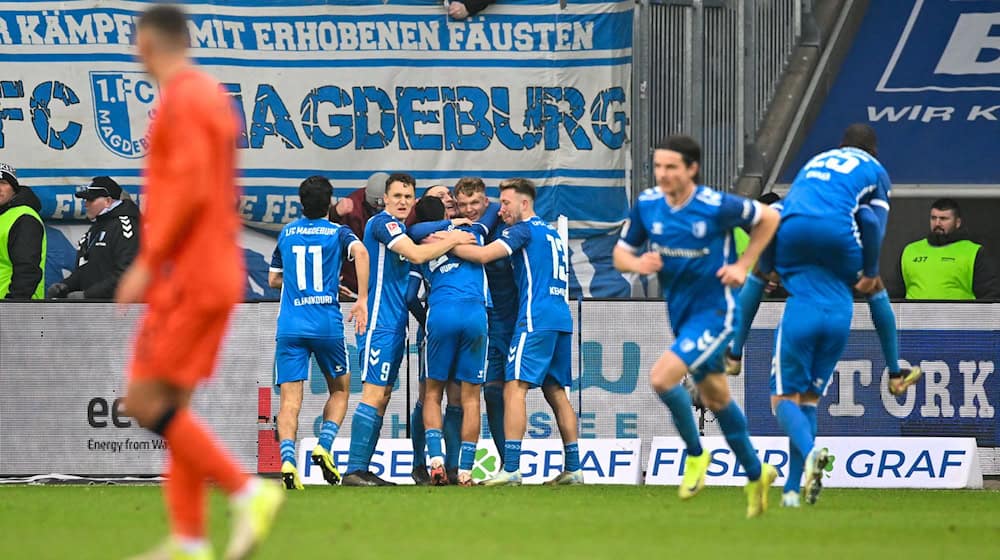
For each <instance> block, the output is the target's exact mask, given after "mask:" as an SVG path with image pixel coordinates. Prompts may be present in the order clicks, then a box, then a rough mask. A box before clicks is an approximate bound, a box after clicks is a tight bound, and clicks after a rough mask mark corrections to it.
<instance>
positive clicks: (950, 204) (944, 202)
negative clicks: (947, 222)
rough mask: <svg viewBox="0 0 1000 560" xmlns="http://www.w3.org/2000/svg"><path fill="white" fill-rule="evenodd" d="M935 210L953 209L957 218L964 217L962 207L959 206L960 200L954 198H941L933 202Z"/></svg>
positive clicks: (932, 206)
mask: <svg viewBox="0 0 1000 560" xmlns="http://www.w3.org/2000/svg"><path fill="white" fill-rule="evenodd" d="M931 208H933V209H935V210H951V211H952V212H953V213H954V214H955V217H956V218H961V217H962V209H961V208H959V207H958V201H957V200H955V199H954V198H939V199H937V200H935V201H934V204H931Z"/></svg>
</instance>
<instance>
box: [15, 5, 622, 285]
mask: <svg viewBox="0 0 1000 560" xmlns="http://www.w3.org/2000/svg"><path fill="white" fill-rule="evenodd" d="M149 4H150V3H149V2H126V1H111V2H98V1H96V0H87V1H81V2H74V3H72V4H67V3H65V2H42V1H39V2H34V1H25V2H0V56H2V57H3V61H4V73H3V75H2V76H0V107H2V109H0V160H2V161H7V162H10V163H11V164H12V165H14V166H15V167H16V168H18V170H19V178H20V179H21V182H22V183H24V184H26V185H29V186H31V187H32V188H34V189H35V190H36V192H37V193H38V194H39V196H40V197H41V198H42V204H43V217H44V218H45V219H47V220H68V221H73V220H79V219H80V218H81V217H82V215H83V207H82V204H81V201H80V200H78V199H75V198H73V192H74V190H75V188H76V187H77V186H78V185H81V184H84V183H85V182H87V181H88V180H89V179H90V178H91V177H93V176H95V175H102V174H106V175H110V176H112V177H114V178H115V179H117V180H118V181H119V183H120V184H121V185H122V186H123V187H125V188H126V189H127V190H129V191H130V192H131V193H133V194H137V193H138V191H139V186H140V184H141V181H140V169H141V167H142V158H143V156H144V155H145V153H146V151H147V149H148V145H147V142H146V138H145V133H146V126H147V123H148V121H149V118H150V114H151V112H152V110H153V108H154V107H155V104H156V100H157V96H158V95H159V88H158V85H157V84H156V83H154V81H153V80H152V79H151V78H150V77H149V76H147V75H146V74H145V73H144V72H143V68H142V66H141V64H139V63H138V61H137V60H136V58H135V54H134V48H133V43H134V41H135V20H136V18H137V16H138V15H139V14H140V13H141V12H142V10H143V9H144V8H146V7H147V6H148V5H149ZM186 9H187V10H188V12H189V14H190V16H191V22H190V30H191V35H192V42H193V47H194V48H193V52H192V54H193V56H194V57H195V59H196V61H197V62H198V63H199V64H200V65H201V67H202V68H204V69H205V70H206V71H208V72H209V73H211V74H212V75H213V76H215V77H216V78H217V79H218V80H219V81H220V82H222V83H223V84H224V86H225V88H226V89H227V90H228V91H229V92H230V94H231V95H232V98H233V102H234V105H235V107H236V109H237V112H238V114H239V116H240V119H241V121H242V134H241V136H240V138H239V141H238V143H239V151H240V167H241V172H242V173H241V175H242V180H241V182H242V186H243V190H244V193H243V196H242V198H241V200H240V202H239V211H240V213H241V215H242V216H243V219H244V221H245V223H246V224H247V225H248V226H252V227H254V228H257V229H263V230H269V231H276V230H278V229H280V226H281V225H282V224H283V223H286V222H288V221H290V220H293V219H295V218H296V217H298V216H299V215H300V206H299V204H298V201H297V197H296V193H297V190H296V189H297V187H298V184H299V183H300V182H301V181H302V179H304V178H306V177H307V176H309V175H313V174H321V175H324V176H327V177H329V178H330V179H331V181H332V182H333V184H334V186H335V188H336V194H337V195H338V196H344V195H347V194H349V193H350V192H351V191H353V190H354V189H356V188H359V187H361V186H363V185H364V183H365V180H366V179H367V177H368V176H369V175H371V174H372V173H374V172H376V171H389V172H391V171H406V172H410V173H412V174H413V175H414V177H415V178H416V179H417V183H418V191H419V190H422V188H424V187H427V186H431V185H435V184H445V185H453V184H454V183H455V182H456V181H457V180H458V179H459V178H461V177H463V176H469V175H477V176H481V177H482V178H483V179H484V181H485V182H486V184H487V186H488V187H489V188H490V189H491V194H493V195H495V194H496V187H497V186H498V185H499V182H500V181H501V180H502V179H505V178H508V177H512V176H522V177H528V178H531V179H533V180H535V181H536V182H537V183H538V184H539V185H540V186H541V189H540V192H539V199H538V205H537V209H538V211H539V213H540V214H541V215H542V216H543V217H545V218H547V219H550V220H553V221H554V220H555V218H556V217H557V216H558V215H560V214H562V215H565V216H567V217H568V218H569V225H570V231H571V235H572V236H573V237H574V238H575V239H580V240H583V239H586V238H589V237H592V236H598V237H599V236H602V235H604V234H606V233H607V232H608V231H610V230H612V229H614V228H615V227H617V226H618V225H619V224H620V223H621V221H622V220H623V219H624V217H625V215H626V212H627V206H628V200H627V192H628V189H627V166H628V157H627V156H628V146H626V140H627V138H628V134H629V132H628V127H629V116H630V99H631V87H630V84H631V60H632V18H633V3H631V2H626V1H620V2H614V1H609V2H592V1H589V0H588V1H586V2H571V3H569V4H568V5H567V6H566V7H564V8H563V7H560V2H559V1H558V0H507V1H501V2H499V3H498V4H495V5H492V6H490V7H489V8H488V9H487V10H486V11H485V12H483V13H482V14H480V15H479V16H476V17H473V18H469V19H467V20H465V21H455V20H452V19H450V18H448V17H447V13H446V11H445V9H444V8H443V7H442V5H441V3H440V2H433V1H430V0H426V1H422V0H421V1H416V0H403V1H398V2H397V1H392V2H389V3H387V4H383V3H382V2H364V1H361V2H359V1H353V2H347V1H332V2H331V1H316V0H312V1H310V0H301V1H286V0H281V1H279V0H270V1H268V0H263V1H260V2H248V1H247V2H244V1H238V2H222V1H219V2H211V1H197V2H188V3H187V5H186ZM418 194H419V192H418ZM139 202H140V205H141V198H140V201H139ZM71 239H75V238H71ZM577 250H578V252H579V253H580V254H579V255H577V256H576V257H575V258H574V262H577V261H580V262H581V268H582V269H583V270H585V271H587V272H586V277H583V278H581V277H579V275H577V276H578V277H577V281H578V282H577V286H575V287H579V285H580V284H586V291H588V292H589V291H590V280H591V278H592V276H593V274H592V273H590V272H589V271H590V269H591V268H602V267H603V268H610V257H609V255H610V250H609V251H608V254H607V255H604V254H603V251H602V252H600V253H596V252H587V251H586V250H585V249H584V248H583V247H578V248H577ZM263 254H264V255H268V254H269V250H268V251H267V252H265V253H263ZM602 289H603V290H604V292H605V293H604V294H603V295H614V294H613V293H612V292H611V290H621V289H622V288H621V285H620V284H618V285H615V286H610V287H607V288H602V287H598V290H597V291H598V295H602V293H601V290H602ZM257 295H263V294H260V293H258V294H257Z"/></svg>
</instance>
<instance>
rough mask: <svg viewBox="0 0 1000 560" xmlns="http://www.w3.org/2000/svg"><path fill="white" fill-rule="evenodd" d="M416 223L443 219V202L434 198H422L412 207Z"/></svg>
mask: <svg viewBox="0 0 1000 560" xmlns="http://www.w3.org/2000/svg"><path fill="white" fill-rule="evenodd" d="M413 213H414V214H415V215H416V217H417V221H418V222H436V221H438V220H443V219H444V214H445V208H444V202H441V199H440V198H438V197H436V196H422V197H420V200H418V201H417V204H416V205H415V206H414V207H413Z"/></svg>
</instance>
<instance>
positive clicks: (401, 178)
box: [385, 173, 417, 194]
mask: <svg viewBox="0 0 1000 560" xmlns="http://www.w3.org/2000/svg"><path fill="white" fill-rule="evenodd" d="M395 182H400V183H403V184H404V185H408V186H410V187H411V188H413V192H416V191H417V181H416V179H414V178H413V176H412V175H410V174H409V173H393V174H392V175H389V178H388V179H386V180H385V194H389V185H391V184H393V183H395Z"/></svg>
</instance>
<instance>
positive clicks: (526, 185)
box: [500, 177, 538, 200]
mask: <svg viewBox="0 0 1000 560" xmlns="http://www.w3.org/2000/svg"><path fill="white" fill-rule="evenodd" d="M507 189H514V192H516V193H518V194H523V195H524V196H526V197H528V198H530V199H531V200H535V197H536V196H537V195H538V189H537V188H536V187H535V183H533V182H531V179H525V178H523V177H515V178H513V179H505V180H504V181H501V182H500V190H501V191H505V190H507Z"/></svg>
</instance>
